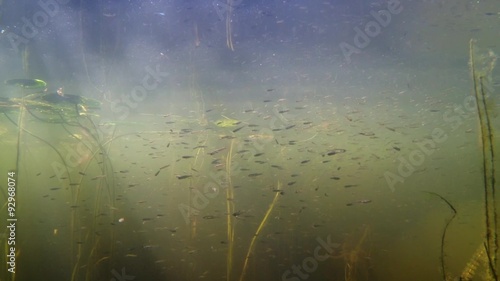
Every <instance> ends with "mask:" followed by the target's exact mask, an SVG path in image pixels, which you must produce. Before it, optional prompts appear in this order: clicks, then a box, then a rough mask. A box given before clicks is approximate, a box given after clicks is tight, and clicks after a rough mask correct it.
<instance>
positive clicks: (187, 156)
mask: <svg viewBox="0 0 500 281" xmlns="http://www.w3.org/2000/svg"><path fill="white" fill-rule="evenodd" d="M189 158H194V156H191V155H184V156H182V159H189Z"/></svg>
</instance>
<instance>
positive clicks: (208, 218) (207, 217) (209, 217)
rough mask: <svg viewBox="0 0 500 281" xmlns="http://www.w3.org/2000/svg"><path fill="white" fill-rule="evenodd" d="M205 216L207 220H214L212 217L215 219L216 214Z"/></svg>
mask: <svg viewBox="0 0 500 281" xmlns="http://www.w3.org/2000/svg"><path fill="white" fill-rule="evenodd" d="M203 218H204V219H206V220H212V219H215V216H211V215H206V216H203Z"/></svg>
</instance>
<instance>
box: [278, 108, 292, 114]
mask: <svg viewBox="0 0 500 281" xmlns="http://www.w3.org/2000/svg"><path fill="white" fill-rule="evenodd" d="M288 111H290V110H289V109H285V110H280V111H278V113H279V114H283V113H287V112H288Z"/></svg>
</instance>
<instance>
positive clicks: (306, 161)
mask: <svg viewBox="0 0 500 281" xmlns="http://www.w3.org/2000/svg"><path fill="white" fill-rule="evenodd" d="M310 161H311V160H302V161H300V164H306V163H308V162H310Z"/></svg>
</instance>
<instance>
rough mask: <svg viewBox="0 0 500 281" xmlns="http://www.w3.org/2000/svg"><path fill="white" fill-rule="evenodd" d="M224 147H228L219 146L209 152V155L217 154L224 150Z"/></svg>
mask: <svg viewBox="0 0 500 281" xmlns="http://www.w3.org/2000/svg"><path fill="white" fill-rule="evenodd" d="M224 149H226V148H225V147H221V148H217V149H216V150H214V151H211V152H209V153H208V155H215V154H217V153H219V152H221V151H223V150H224Z"/></svg>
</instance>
